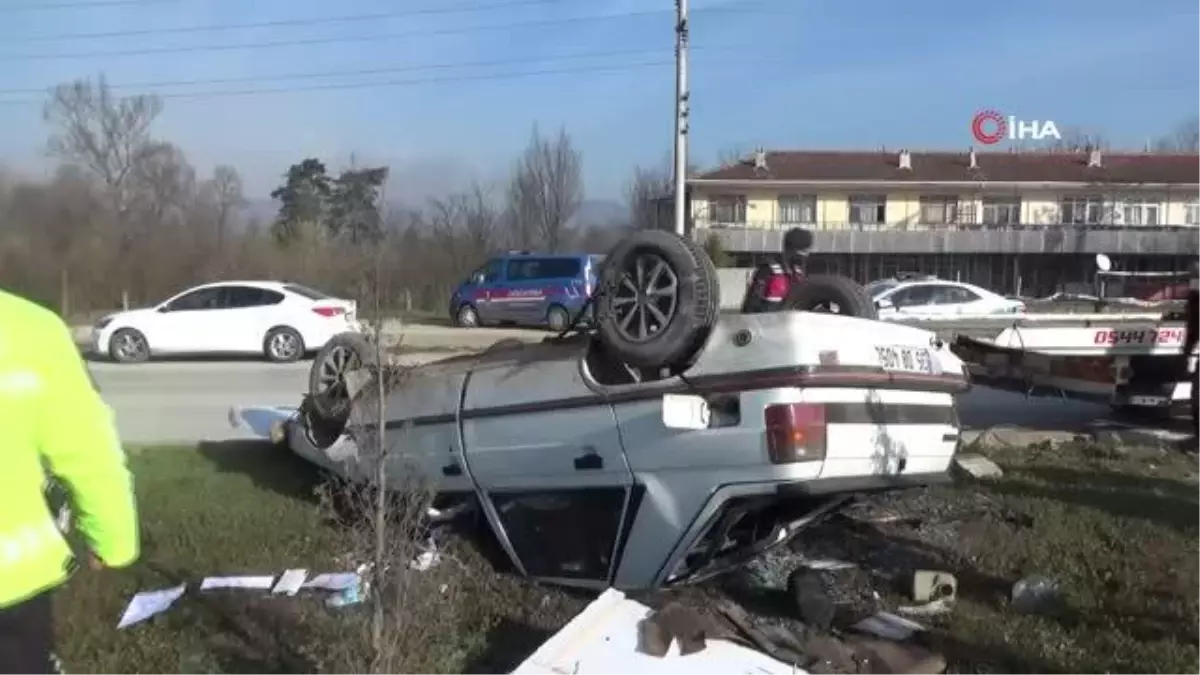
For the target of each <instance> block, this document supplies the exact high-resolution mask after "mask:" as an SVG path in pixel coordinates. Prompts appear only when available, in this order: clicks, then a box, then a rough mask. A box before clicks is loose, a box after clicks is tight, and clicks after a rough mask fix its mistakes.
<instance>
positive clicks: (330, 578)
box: [300, 572, 359, 591]
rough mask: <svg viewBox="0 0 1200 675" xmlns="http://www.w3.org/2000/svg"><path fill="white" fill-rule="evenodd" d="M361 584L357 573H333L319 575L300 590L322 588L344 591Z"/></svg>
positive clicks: (305, 583)
mask: <svg viewBox="0 0 1200 675" xmlns="http://www.w3.org/2000/svg"><path fill="white" fill-rule="evenodd" d="M358 583H359V576H358V573H357V572H331V573H326V574H318V575H317V576H315V577H313V578H311V579H309V580H308V581H306V582H304V584H303V585H301V586H300V588H320V589H322V590H327V591H344V590H346V589H347V588H350V587H351V586H354V585H356V584H358Z"/></svg>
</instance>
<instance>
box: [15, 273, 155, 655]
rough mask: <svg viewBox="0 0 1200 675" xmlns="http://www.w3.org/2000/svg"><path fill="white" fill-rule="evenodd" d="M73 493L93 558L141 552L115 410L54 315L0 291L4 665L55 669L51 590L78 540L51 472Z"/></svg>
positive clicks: (118, 559) (114, 563)
mask: <svg viewBox="0 0 1200 675" xmlns="http://www.w3.org/2000/svg"><path fill="white" fill-rule="evenodd" d="M47 469H48V470H49V473H50V474H52V475H53V476H54V477H55V479H57V480H58V481H59V482H60V483H62V484H63V485H64V486H65V487H66V488H67V491H68V492H69V494H70V505H71V508H72V512H73V514H74V525H75V529H76V530H77V531H78V532H79V533H81V534H82V536H83V538H84V540H85V541H86V544H87V546H88V547H89V548H90V549H91V553H90V555H91V559H90V561H89V563H90V565H91V567H92V568H94V569H98V568H101V567H125V566H127V565H130V564H132V563H133V562H134V561H135V560H137V557H138V553H139V549H140V546H139V537H138V520H137V509H136V505H135V500H134V494H133V485H132V478H131V476H130V474H129V470H128V468H127V467H126V463H125V453H124V451H123V450H122V448H121V443H120V440H119V439H118V436H117V430H116V426H115V424H114V421H113V414H112V411H111V410H110V409H109V407H108V406H107V405H106V404H105V403H104V401H103V400H102V399H101V398H100V393H99V392H98V391H96V389H95V388H94V386H93V383H92V380H91V376H90V375H89V374H88V371H87V368H86V366H85V365H84V363H83V360H82V358H81V357H80V354H79V349H78V348H77V347H76V346H75V342H74V340H73V339H72V337H71V331H70V329H69V328H68V327H67V326H66V324H65V323H63V321H62V320H61V319H59V318H58V316H57V315H55V314H54V313H52V312H50V311H48V310H46V309H44V308H42V307H39V306H37V305H35V304H34V303H32V302H29V301H28V300H25V299H23V298H20V297H18V296H15V295H12V294H9V293H5V292H3V291H0V672H3V673H52V672H56V671H57V665H56V662H57V659H55V657H54V656H53V651H54V626H53V620H52V611H51V607H52V603H51V594H52V593H53V591H54V589H55V588H56V587H58V586H59V585H61V584H62V583H63V582H65V581H66V580H67V577H68V576H69V575H70V570H71V568H72V563H73V560H74V558H73V554H72V551H71V547H70V545H69V544H68V543H67V541H66V540H65V539H64V537H63V535H62V533H61V531H60V530H59V529H58V526H57V524H56V522H55V519H54V516H53V515H52V514H51V512H50V507H49V506H48V504H47V502H46V497H45V493H44V489H45V486H46V478H47V477H46V470H47Z"/></svg>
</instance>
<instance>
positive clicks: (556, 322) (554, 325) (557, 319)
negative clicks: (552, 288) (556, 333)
mask: <svg viewBox="0 0 1200 675" xmlns="http://www.w3.org/2000/svg"><path fill="white" fill-rule="evenodd" d="M547 323H549V324H550V329H551V330H562V329H564V328H566V327H567V324H569V323H570V319H569V318H568V317H567V315H566V313H565V312H562V311H561V310H557V309H552V310H550V320H549V321H548V322H547Z"/></svg>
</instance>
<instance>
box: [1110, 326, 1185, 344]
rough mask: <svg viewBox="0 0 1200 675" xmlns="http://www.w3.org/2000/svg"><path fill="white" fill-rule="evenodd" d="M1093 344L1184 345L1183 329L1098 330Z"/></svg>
mask: <svg viewBox="0 0 1200 675" xmlns="http://www.w3.org/2000/svg"><path fill="white" fill-rule="evenodd" d="M1092 342H1093V343H1094V344H1098V345H1182V344H1183V329H1182V328H1148V329H1144V330H1109V329H1105V330H1098V331H1096V334H1095V336H1093V340H1092Z"/></svg>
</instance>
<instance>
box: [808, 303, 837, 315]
mask: <svg viewBox="0 0 1200 675" xmlns="http://www.w3.org/2000/svg"><path fill="white" fill-rule="evenodd" d="M808 311H810V312H818V313H821V314H841V313H842V306H841V305H839V304H837V303H836V302H833V301H830V302H819V303H817V304H816V305H814V306H813V308H812V309H810V310H808Z"/></svg>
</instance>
